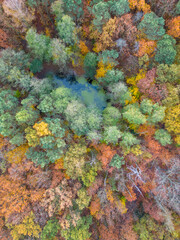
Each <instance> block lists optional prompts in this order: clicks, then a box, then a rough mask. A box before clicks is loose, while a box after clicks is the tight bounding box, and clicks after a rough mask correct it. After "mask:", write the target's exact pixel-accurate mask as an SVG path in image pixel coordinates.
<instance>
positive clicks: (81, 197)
mask: <svg viewBox="0 0 180 240" xmlns="http://www.w3.org/2000/svg"><path fill="white" fill-rule="evenodd" d="M77 196H78V198H77V199H76V203H77V205H78V207H79V210H83V209H84V208H87V207H88V206H89V202H90V200H91V197H90V196H89V195H88V194H87V191H86V189H85V188H81V189H80V190H79V191H78V192H77Z"/></svg>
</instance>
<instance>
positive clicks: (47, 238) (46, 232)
mask: <svg viewBox="0 0 180 240" xmlns="http://www.w3.org/2000/svg"><path fill="white" fill-rule="evenodd" d="M59 229H60V225H59V223H58V220H57V219H56V218H54V219H50V220H49V221H47V223H46V225H45V227H44V228H43V230H42V233H41V240H53V239H54V237H55V236H56V234H57V233H58V231H59Z"/></svg>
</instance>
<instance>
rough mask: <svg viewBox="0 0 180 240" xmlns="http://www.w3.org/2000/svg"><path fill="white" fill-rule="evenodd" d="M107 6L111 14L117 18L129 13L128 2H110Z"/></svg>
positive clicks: (120, 0) (124, 0) (122, 0)
mask: <svg viewBox="0 0 180 240" xmlns="http://www.w3.org/2000/svg"><path fill="white" fill-rule="evenodd" d="M109 5H110V12H111V14H112V15H115V16H117V17H118V16H122V15H123V14H125V13H128V12H129V11H130V8H129V2H128V0H118V1H111V2H110V4H109Z"/></svg>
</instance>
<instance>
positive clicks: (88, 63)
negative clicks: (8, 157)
mask: <svg viewBox="0 0 180 240" xmlns="http://www.w3.org/2000/svg"><path fill="white" fill-rule="evenodd" d="M96 66H97V55H96V54H95V53H92V52H90V53H87V54H86V56H85V59H84V70H85V75H86V77H87V78H91V79H93V77H94V75H95V74H96Z"/></svg>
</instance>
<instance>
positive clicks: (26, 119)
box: [16, 107, 39, 125]
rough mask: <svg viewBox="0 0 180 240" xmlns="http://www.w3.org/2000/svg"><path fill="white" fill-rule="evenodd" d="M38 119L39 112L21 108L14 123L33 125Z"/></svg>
mask: <svg viewBox="0 0 180 240" xmlns="http://www.w3.org/2000/svg"><path fill="white" fill-rule="evenodd" d="M38 118H39V111H37V110H34V109H32V108H31V107H30V108H27V109H25V108H21V110H20V111H18V112H17V113H16V121H17V122H18V123H19V124H27V125H33V124H34V123H35V122H36V120H37V119H38Z"/></svg>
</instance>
